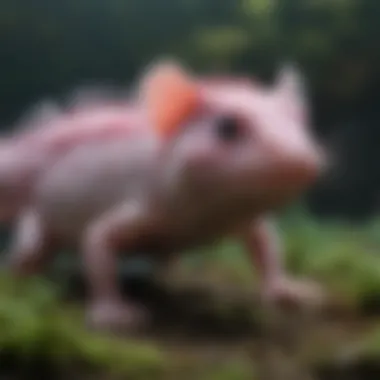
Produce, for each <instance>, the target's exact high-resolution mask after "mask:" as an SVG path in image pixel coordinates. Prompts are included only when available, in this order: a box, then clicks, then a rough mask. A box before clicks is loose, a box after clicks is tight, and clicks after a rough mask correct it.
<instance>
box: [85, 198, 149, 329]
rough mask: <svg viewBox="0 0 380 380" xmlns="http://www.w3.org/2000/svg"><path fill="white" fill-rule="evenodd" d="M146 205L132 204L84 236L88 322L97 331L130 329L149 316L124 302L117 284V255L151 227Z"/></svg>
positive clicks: (100, 221)
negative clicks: (88, 293)
mask: <svg viewBox="0 0 380 380" xmlns="http://www.w3.org/2000/svg"><path fill="white" fill-rule="evenodd" d="M149 215H150V213H149V210H147V209H146V208H145V207H144V206H143V202H141V203H140V202H138V201H137V200H136V201H130V202H128V203H126V204H124V205H120V207H117V208H116V209H113V210H111V211H109V212H107V213H106V214H105V215H103V216H101V217H100V218H98V219H96V220H95V221H94V222H92V223H91V224H90V225H89V226H88V228H87V229H86V231H85V233H84V236H83V247H82V249H83V259H84V268H85V270H86V274H85V275H86V278H87V282H88V285H89V290H90V305H89V308H88V322H89V324H90V325H91V326H92V327H94V328H99V329H109V328H112V329H113V328H131V327H134V328H136V327H138V326H140V325H141V324H144V323H145V322H146V317H147V314H146V313H143V312H142V310H141V309H138V308H137V307H135V305H133V304H131V303H130V302H127V301H125V300H124V299H123V298H122V294H121V290H120V289H119V287H118V283H117V275H116V272H117V259H118V257H117V254H118V252H119V251H120V249H122V250H126V251H128V248H129V247H132V245H133V243H134V241H135V239H139V238H140V237H141V234H144V232H146V231H147V229H148V228H150V227H151V226H152V224H151V222H152V220H151V218H150V216H149Z"/></svg>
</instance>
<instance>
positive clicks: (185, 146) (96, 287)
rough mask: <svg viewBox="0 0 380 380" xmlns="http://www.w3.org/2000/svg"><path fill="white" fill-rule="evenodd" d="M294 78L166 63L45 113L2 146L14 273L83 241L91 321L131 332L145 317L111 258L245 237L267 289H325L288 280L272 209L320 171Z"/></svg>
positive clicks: (298, 293)
mask: <svg viewBox="0 0 380 380" xmlns="http://www.w3.org/2000/svg"><path fill="white" fill-rule="evenodd" d="M300 83H301V82H300V80H299V78H298V76H297V73H296V71H294V70H291V69H289V70H284V71H282V72H281V75H280V76H279V79H278V80H277V82H276V83H275V84H274V85H273V86H272V87H271V88H264V87H263V86H259V85H257V84H255V85H253V84H252V83H250V82H246V81H243V82H234V81H233V80H231V81H223V80H215V81H206V80H199V79H197V78H196V77H194V76H193V75H191V73H190V72H189V71H187V70H185V69H184V68H183V67H181V66H180V65H179V64H176V63H170V62H162V63H158V64H156V65H155V66H152V67H151V69H150V70H148V71H147V73H145V74H143V76H142V79H141V81H140V83H139V96H138V97H136V98H134V100H133V101H132V100H128V102H125V103H124V104H118V105H116V104H114V105H112V104H111V105H107V106H104V107H103V108H99V109H97V108H96V107H93V108H91V107H89V108H86V107H84V108H83V109H82V111H81V110H80V109H79V110H78V111H77V112H75V111H71V112H68V113H67V114H62V115H59V116H57V115H54V114H53V115H52V116H51V117H48V118H47V119H46V120H45V121H44V122H43V123H41V125H42V126H41V127H40V128H31V129H28V130H25V131H23V132H22V133H20V134H19V135H17V136H16V137H12V138H10V140H9V139H8V140H4V141H5V142H4V153H1V154H3V155H4V157H5V159H0V164H1V165H0V206H1V207H4V209H5V210H6V206H7V202H8V203H9V205H10V206H12V207H9V211H8V213H4V215H5V216H4V217H3V220H7V218H11V217H12V218H13V217H15V216H17V217H18V218H19V221H18V222H19V223H18V225H17V226H16V230H15V236H14V241H13V244H12V245H11V247H10V255H11V269H12V271H13V272H14V273H15V274H18V275H30V274H34V273H38V272H40V271H41V270H42V268H43V266H44V264H45V263H47V261H48V259H49V258H51V257H52V254H53V251H54V250H58V249H62V248H69V247H70V248H71V247H73V248H78V249H79V250H80V251H81V254H82V258H83V262H84V269H85V275H86V278H87V280H88V284H89V288H90V300H89V301H90V303H89V306H88V318H89V321H90V323H91V324H92V325H93V326H95V327H98V328H109V327H123V326H135V322H138V321H141V320H143V318H140V317H141V314H140V312H139V310H137V308H136V307H135V306H134V305H132V304H131V303H130V302H128V301H125V300H122V297H121V294H120V290H119V289H118V286H117V283H116V278H115V271H116V265H117V258H118V252H120V251H123V252H131V253H136V252H137V253H138V252H144V253H146V252H150V253H151V255H152V257H153V258H157V259H158V258H160V259H161V258H165V259H166V260H167V261H170V260H171V259H172V258H175V257H176V256H177V254H179V253H180V252H181V251H183V250H187V249H190V248H197V247H201V246H205V245H208V244H211V243H213V242H216V241H218V240H219V239H221V238H224V237H239V238H241V239H242V241H243V242H244V243H245V244H246V247H247V251H248V253H249V255H250V257H251V258H252V261H253V263H254V264H255V265H256V266H257V269H258V272H259V275H260V276H259V278H260V281H261V282H260V286H261V290H262V294H263V295H264V296H265V297H268V298H270V299H273V298H274V299H278V298H282V297H291V298H293V299H302V298H303V297H304V296H305V297H314V296H318V297H319V295H320V294H321V293H320V290H319V288H318V287H314V286H313V285H310V286H309V285H308V284H305V283H300V282H296V281H295V280H291V279H289V278H288V277H287V275H286V274H285V272H284V268H283V265H282V262H281V261H282V259H281V252H280V251H281V247H280V245H279V244H278V242H277V235H276V232H275V231H274V229H273V224H272V223H271V221H270V219H271V218H270V217H269V215H270V214H271V213H272V212H274V211H276V210H277V209H278V208H279V207H282V206H283V205H285V204H287V203H288V202H290V201H291V200H293V199H294V198H295V197H297V196H298V195H299V194H301V193H302V192H303V191H304V190H306V189H307V188H308V187H309V186H311V185H312V184H313V183H314V181H315V180H316V178H317V177H318V174H319V173H320V171H321V169H322V168H323V163H324V159H323V155H322V154H321V152H320V150H319V148H318V146H317V145H316V143H315V142H314V139H313V138H312V137H311V136H310V134H309V131H308V128H307V124H308V121H307V112H306V111H307V108H306V104H305V99H304V94H303V93H302V92H301V88H300ZM37 125H38V123H37ZM24 147H29V151H28V152H29V153H28V152H27V151H26V150H23V148H24ZM25 149H27V148H25ZM1 154H0V156H1ZM6 160H8V161H6ZM12 191H13V192H12ZM12 197H13V198H12ZM12 200H13V201H12Z"/></svg>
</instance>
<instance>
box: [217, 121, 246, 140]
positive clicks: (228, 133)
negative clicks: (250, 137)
mask: <svg viewBox="0 0 380 380" xmlns="http://www.w3.org/2000/svg"><path fill="white" fill-rule="evenodd" d="M216 132H217V134H218V137H219V138H220V139H221V140H223V141H235V140H237V139H239V138H240V137H241V132H242V131H241V125H240V120H238V118H236V117H234V116H224V117H221V118H220V119H218V120H217V122H216Z"/></svg>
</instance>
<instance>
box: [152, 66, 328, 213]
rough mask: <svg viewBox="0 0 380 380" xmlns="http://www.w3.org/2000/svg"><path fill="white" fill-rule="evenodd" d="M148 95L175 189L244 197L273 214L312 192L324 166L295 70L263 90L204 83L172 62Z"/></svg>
mask: <svg viewBox="0 0 380 380" xmlns="http://www.w3.org/2000/svg"><path fill="white" fill-rule="evenodd" d="M155 81H156V82H155ZM149 86H150V87H149ZM149 91H150V92H149ZM146 95H147V97H146V99H147V100H149V101H150V103H149V104H150V109H151V110H152V113H151V115H152V118H153V119H154V120H153V122H154V123H155V126H156V127H157V130H158V131H159V134H160V135H161V137H162V139H163V142H164V146H165V149H164V150H165V154H164V156H165V159H166V165H164V166H165V171H166V175H167V179H168V184H169V186H171V188H172V190H173V189H175V191H187V192H189V191H194V192H197V191H198V194H199V195H201V194H200V193H201V192H209V193H214V194H215V196H216V195H217V194H219V195H220V194H222V195H224V196H225V197H230V198H233V197H235V198H236V197H240V198H241V199H247V200H251V201H254V202H256V203H257V204H259V205H260V206H261V207H263V208H271V207H275V206H281V205H283V204H284V203H286V202H288V201H290V200H292V198H294V197H297V196H298V195H299V194H300V193H302V192H303V191H305V190H306V189H307V188H308V187H309V186H311V185H312V184H313V183H314V181H315V180H316V179H317V178H318V175H319V173H320V172H321V170H322V168H323V167H324V156H323V154H322V152H321V150H320V148H319V146H318V145H317V143H316V141H315V139H314V138H313V136H312V134H311V131H310V129H309V125H308V110H307V104H306V101H305V100H306V99H305V95H304V93H303V89H302V81H301V78H300V76H299V73H298V72H297V70H295V69H294V68H292V67H285V68H284V69H283V70H281V71H280V74H279V76H278V78H277V80H276V81H275V83H274V84H273V85H272V86H270V87H264V86H261V85H259V84H253V83H252V82H250V81H238V80H234V79H233V78H231V79H228V80H227V79H223V78H221V79H215V80H207V79H199V78H198V79H197V78H193V77H192V76H191V75H190V74H189V73H188V72H186V71H185V70H184V69H183V68H182V67H180V66H178V65H177V66H176V65H175V64H166V66H165V65H161V66H160V67H158V68H156V71H155V72H154V70H153V73H151V77H150V82H149V80H147V87H146ZM230 198H229V199H230ZM226 199H227V198H226Z"/></svg>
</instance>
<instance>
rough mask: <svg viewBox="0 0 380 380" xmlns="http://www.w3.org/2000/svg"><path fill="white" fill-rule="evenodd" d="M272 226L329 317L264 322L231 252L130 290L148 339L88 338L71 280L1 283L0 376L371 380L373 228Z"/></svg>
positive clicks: (235, 249) (280, 314)
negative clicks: (147, 321) (314, 285)
mask: <svg viewBox="0 0 380 380" xmlns="http://www.w3.org/2000/svg"><path fill="white" fill-rule="evenodd" d="M280 226H281V228H282V230H283V234H284V237H285V242H286V247H287V265H288V269H289V271H290V272H292V273H293V274H294V275H296V276H305V277H308V278H314V279H315V280H317V281H319V282H321V283H322V284H323V285H324V286H325V287H326V289H328V290H329V292H330V294H331V304H329V305H328V306H329V307H327V308H324V309H323V310H319V311H315V310H314V311H313V312H310V310H309V311H308V310H304V311H300V310H290V309H289V310H277V311H276V312H275V313H274V314H270V315H269V314H265V313H263V310H262V309H261V308H260V305H259V304H258V303H257V299H256V297H255V292H254V290H255V276H254V271H253V268H251V267H250V265H249V263H248V260H247V258H246V257H245V255H244V253H243V250H242V249H241V248H240V247H239V246H238V245H236V244H235V243H225V244H224V245H223V246H222V247H219V248H216V249H215V250H212V249H210V250H207V252H199V253H198V254H196V255H189V256H188V257H185V258H184V260H183V261H182V262H181V263H180V265H179V266H178V267H176V269H175V271H172V273H171V275H170V276H168V277H166V278H165V280H166V281H163V282H162V283H159V284H156V283H155V282H150V281H145V282H144V281H140V282H136V281H134V283H133V284H132V285H133V286H131V283H130V282H129V284H128V285H129V289H133V292H132V293H133V294H132V296H134V297H136V298H137V299H139V300H140V301H142V302H144V303H145V304H146V305H147V306H148V308H149V309H150V310H151V311H152V312H153V315H154V319H153V326H152V328H151V329H150V330H149V331H145V332H142V333H140V334H139V335H136V334H135V335H133V336H132V335H130V336H128V337H127V336H125V337H121V336H118V337H113V336H109V335H108V336H106V335H101V334H96V333H94V332H91V331H89V330H87V329H86V327H85V325H84V317H83V306H82V304H83V303H82V299H81V298H80V297H78V294H79V293H80V292H78V290H79V288H80V286H77V285H76V282H74V281H73V279H72V278H71V279H69V284H70V285H71V286H70V289H69V290H67V288H66V290H65V291H64V292H63V290H62V289H63V288H64V287H62V285H63V284H62V282H61V280H60V281H59V282H60V284H57V281H55V282H54V281H53V282H52V281H51V280H47V279H45V280H42V279H31V280H28V281H26V282H25V283H21V282H15V281H13V280H11V279H9V278H8V277H7V276H6V274H4V275H2V276H1V277H0V349H1V350H0V359H1V360H0V375H2V374H3V373H4V374H7V375H8V376H9V378H25V377H26V378H28V375H31V374H32V373H34V374H36V373H37V374H39V375H41V376H44V375H46V376H47V378H56V377H57V376H58V375H59V377H60V378H69V377H72V378H78V379H79V378H80V379H83V378H96V379H97V378H99V379H102V378H107V379H109V378H111V379H113V378H115V379H119V378H120V379H121V378H122V379H132V380H133V379H137V380H139V379H142V380H145V379H165V380H166V379H168V380H169V379H170V380H171V379H173V380H177V379H189V380H192V379H211V380H212V379H215V380H230V379H231V380H239V379H242V380H244V379H247V380H248V379H250V380H252V379H254V378H260V379H261V378H264V376H265V375H266V376H270V378H271V379H276V377H275V376H279V377H278V378H279V379H281V380H285V379H287V375H286V373H287V372H289V373H290V371H296V372H292V374H289V379H292V380H293V379H294V380H296V379H300V380H305V379H307V378H308V376H310V375H314V376H316V378H320V379H323V380H327V379H338V378H341V379H375V378H376V379H377V378H379V377H380V365H379V364H378V363H379V362H380V360H379V359H380V313H379V305H380V228H378V227H377V225H376V223H373V224H371V225H369V226H366V227H361V228H357V227H353V226H347V225H345V226H342V225H340V226H336V225H326V224H323V225H319V224H317V223H316V222H313V221H311V220H310V219H307V217H305V216H304V215H302V216H300V214H299V213H298V214H296V215H291V214H290V215H287V216H286V217H284V218H283V219H282V220H281V221H280ZM129 281H131V280H129ZM58 286H59V289H58ZM73 290H74V292H73ZM62 292H63V293H62ZM74 293H75V294H74ZM67 295H70V296H73V295H75V297H66V296H67ZM332 311H333V312H332ZM272 317H274V319H273V320H272ZM270 322H273V323H270ZM276 371H277V375H276V373H274V372H276ZM264 372H265V373H264ZM371 376H372V377H371Z"/></svg>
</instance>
